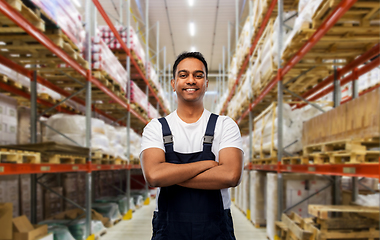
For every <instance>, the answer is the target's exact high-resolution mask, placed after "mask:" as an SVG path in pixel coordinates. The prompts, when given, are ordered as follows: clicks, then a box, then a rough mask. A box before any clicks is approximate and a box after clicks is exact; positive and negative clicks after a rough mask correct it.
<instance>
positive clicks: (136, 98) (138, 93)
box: [131, 81, 160, 118]
mask: <svg viewBox="0 0 380 240" xmlns="http://www.w3.org/2000/svg"><path fill="white" fill-rule="evenodd" d="M131 102H132V103H134V104H135V105H136V106H138V107H141V109H140V111H142V112H146V114H147V117H148V118H158V117H159V116H160V115H159V113H158V111H157V110H156V109H155V108H154V107H153V106H152V104H150V103H149V102H148V99H147V97H146V95H145V93H144V92H143V91H142V90H141V89H140V88H139V87H138V86H137V84H136V83H134V82H133V81H131Z"/></svg>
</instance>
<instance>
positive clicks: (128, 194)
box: [126, 0, 132, 218]
mask: <svg viewBox="0 0 380 240" xmlns="http://www.w3.org/2000/svg"><path fill="white" fill-rule="evenodd" d="M130 8H131V0H127V11H126V21H127V24H126V25H127V28H128V34H127V48H128V50H129V51H130V49H131V40H130V35H131V31H130V26H131V18H130V10H129V9H130ZM126 69H127V78H128V79H127V98H128V111H127V158H128V159H129V161H131V159H130V156H131V141H130V139H131V138H130V134H131V132H130V129H131V111H130V108H131V59H130V55H128V54H127V66H126ZM129 165H130V162H129ZM126 172H127V176H126V178H127V201H128V205H127V206H128V215H129V216H130V217H131V218H132V209H131V206H130V202H131V169H130V168H128V169H127V171H126Z"/></svg>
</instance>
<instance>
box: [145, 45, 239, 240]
mask: <svg viewBox="0 0 380 240" xmlns="http://www.w3.org/2000/svg"><path fill="white" fill-rule="evenodd" d="M207 74H208V68H207V62H206V61H205V59H204V58H203V56H202V54H201V53H199V52H184V53H182V54H180V55H179V56H178V57H177V60H176V61H175V63H174V65H173V79H172V80H171V86H172V88H173V91H175V92H176V93H177V99H178V108H177V110H176V111H174V112H172V113H171V114H170V115H168V116H166V117H165V118H160V119H153V120H152V121H151V122H150V123H149V124H148V125H147V126H146V127H145V129H144V133H143V137H142V143H141V154H140V159H141V164H142V169H143V173H144V177H145V179H146V181H147V182H148V183H149V185H151V186H153V187H159V188H158V192H157V207H156V210H155V212H154V215H153V221H152V225H153V235H152V240H171V239H173V240H179V239H181V240H187V239H189V240H190V239H209V240H217V239H226V240H230V239H235V236H234V230H233V223H232V217H231V213H230V206H231V197H230V192H229V188H230V187H235V186H237V185H238V184H239V182H240V179H241V174H242V168H243V152H242V140H241V136H240V131H239V128H238V126H237V125H236V123H235V122H234V121H233V120H232V119H231V118H229V117H226V116H218V115H215V114H212V113H211V112H209V111H207V110H206V109H205V108H204V106H203V97H204V95H205V92H206V90H207V87H208V79H207Z"/></svg>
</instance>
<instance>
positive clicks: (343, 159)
mask: <svg viewBox="0 0 380 240" xmlns="http://www.w3.org/2000/svg"><path fill="white" fill-rule="evenodd" d="M378 145H379V139H378V138H373V139H365V140H342V141H334V142H328V143H321V144H313V145H309V146H306V147H304V149H303V153H304V156H303V157H304V158H305V159H308V162H313V163H315V164H324V163H333V164H334V163H335V164H341V163H378V162H379V161H378V158H379V156H380V151H371V150H370V148H372V147H377V146H378ZM305 161H306V160H305Z"/></svg>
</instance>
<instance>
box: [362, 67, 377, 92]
mask: <svg viewBox="0 0 380 240" xmlns="http://www.w3.org/2000/svg"><path fill="white" fill-rule="evenodd" d="M358 84H359V93H360V92H362V91H364V90H367V89H369V88H371V87H374V86H376V85H379V84H380V69H379V68H374V69H373V70H371V71H370V72H368V73H365V74H363V75H361V76H360V77H359V79H358Z"/></svg>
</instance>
